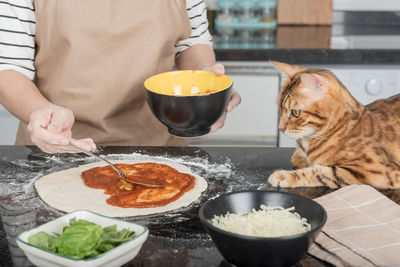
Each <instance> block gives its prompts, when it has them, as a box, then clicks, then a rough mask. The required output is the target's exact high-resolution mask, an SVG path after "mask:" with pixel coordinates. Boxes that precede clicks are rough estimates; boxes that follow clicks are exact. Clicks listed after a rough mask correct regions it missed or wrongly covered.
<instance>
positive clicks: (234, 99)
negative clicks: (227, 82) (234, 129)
mask: <svg viewBox="0 0 400 267" xmlns="http://www.w3.org/2000/svg"><path fill="white" fill-rule="evenodd" d="M208 69H209V70H210V71H212V72H214V74H215V75H224V74H225V67H224V65H222V64H215V65H214V66H212V67H211V68H208ZM241 101H242V98H241V97H240V95H239V94H238V92H236V90H235V89H234V88H232V94H231V99H230V100H229V103H228V106H227V107H226V110H225V112H224V114H222V116H221V117H220V118H219V119H218V121H216V122H215V123H214V124H213V125H212V126H211V131H210V133H212V132H215V131H216V130H218V129H219V128H221V127H222V126H224V123H225V119H226V115H227V113H228V112H231V111H232V110H233V109H235V108H236V106H237V105H239V104H240V102H241Z"/></svg>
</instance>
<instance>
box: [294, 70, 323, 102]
mask: <svg viewBox="0 0 400 267" xmlns="http://www.w3.org/2000/svg"><path fill="white" fill-rule="evenodd" d="M300 77H301V84H302V85H303V86H302V89H301V92H303V93H304V94H305V95H307V96H309V97H311V99H313V100H320V99H322V98H323V97H324V94H325V92H326V91H327V90H328V83H329V81H328V79H327V78H325V77H324V76H321V75H318V74H314V73H313V74H311V73H303V74H301V76H300Z"/></svg>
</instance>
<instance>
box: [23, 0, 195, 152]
mask: <svg viewBox="0 0 400 267" xmlns="http://www.w3.org/2000/svg"><path fill="white" fill-rule="evenodd" d="M34 4H35V9H36V37H35V38H36V45H37V50H36V56H35V69H36V78H35V83H36V85H37V86H38V88H39V90H40V91H41V92H42V94H43V95H44V96H45V97H46V98H47V99H48V100H49V101H50V102H52V103H54V104H56V105H59V106H62V107H66V108H69V109H71V110H72V111H73V112H74V115H75V124H74V126H73V128H72V137H73V138H76V139H79V138H84V137H92V138H93V139H94V141H95V142H96V143H97V144H99V145H172V146H174V145H183V144H186V140H184V139H180V138H176V137H172V136H170V135H169V134H168V132H167V129H166V127H165V126H164V125H162V124H161V123H160V122H159V121H158V120H157V119H156V118H155V117H154V115H153V114H152V113H151V111H150V109H149V107H148V105H147V102H146V97H145V91H144V88H143V82H144V80H145V79H146V78H148V77H149V76H151V75H154V74H157V73H160V72H165V71H170V70H172V69H173V67H174V61H175V47H174V45H175V43H176V42H177V41H179V40H182V39H186V38H188V37H189V36H190V33H191V27H190V22H189V19H188V16H187V10H186V1H184V0H150V1H144V0H142V1H139V0H137V1H133V0H118V1H116V0H51V1H50V0H34ZM16 144H17V145H18V144H19V145H24V144H32V143H31V140H30V134H29V131H28V130H27V128H26V124H25V123H22V122H21V123H20V127H19V130H18V134H17V141H16Z"/></svg>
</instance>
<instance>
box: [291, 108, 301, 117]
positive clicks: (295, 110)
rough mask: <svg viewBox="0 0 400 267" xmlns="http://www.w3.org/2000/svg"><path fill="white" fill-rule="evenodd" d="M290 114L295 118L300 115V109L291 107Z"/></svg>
mask: <svg viewBox="0 0 400 267" xmlns="http://www.w3.org/2000/svg"><path fill="white" fill-rule="evenodd" d="M291 115H293V116H295V117H296V118H298V117H300V115H301V110H300V109H292V111H291Z"/></svg>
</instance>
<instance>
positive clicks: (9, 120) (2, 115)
mask: <svg viewBox="0 0 400 267" xmlns="http://www.w3.org/2000/svg"><path fill="white" fill-rule="evenodd" d="M18 123H19V120H18V119H17V118H16V117H14V116H13V115H12V114H11V113H9V112H8V111H7V110H6V109H5V108H4V107H3V106H2V105H0V125H1V131H0V145H13V144H14V142H15V136H16V134H17V130H18Z"/></svg>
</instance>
